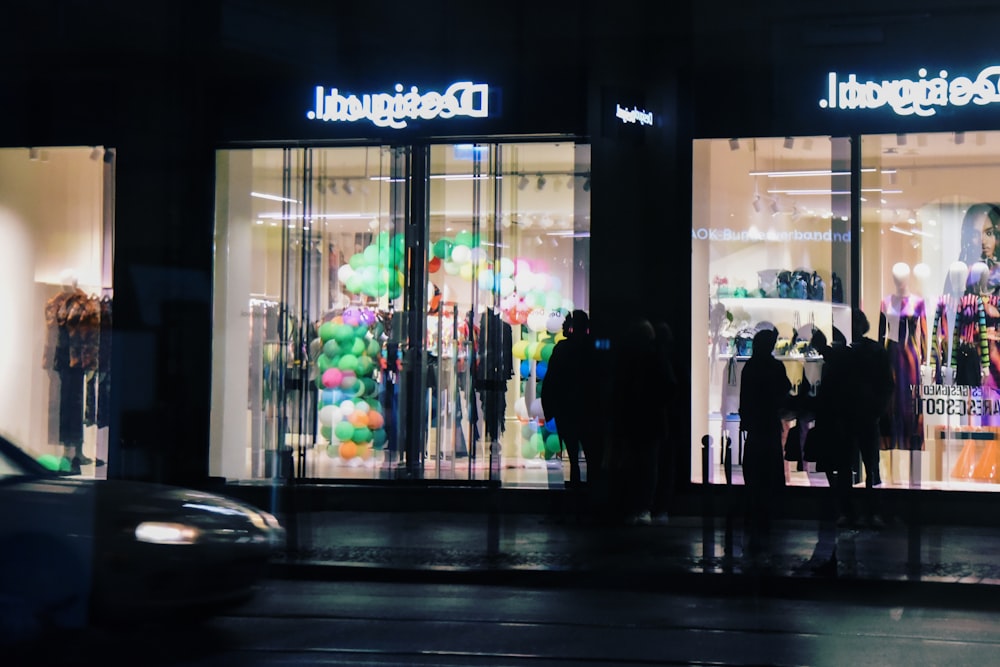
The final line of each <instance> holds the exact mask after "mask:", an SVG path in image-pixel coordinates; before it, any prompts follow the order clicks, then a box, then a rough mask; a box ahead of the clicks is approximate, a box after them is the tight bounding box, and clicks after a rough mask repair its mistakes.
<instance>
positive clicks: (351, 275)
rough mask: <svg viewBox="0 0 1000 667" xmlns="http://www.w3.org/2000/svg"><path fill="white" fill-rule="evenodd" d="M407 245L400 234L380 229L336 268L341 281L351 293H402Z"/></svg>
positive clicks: (370, 294) (390, 295)
mask: <svg viewBox="0 0 1000 667" xmlns="http://www.w3.org/2000/svg"><path fill="white" fill-rule="evenodd" d="M405 258H406V246H405V241H404V240H403V236H402V234H397V235H395V236H390V235H389V232H387V231H381V232H379V233H378V235H377V236H376V237H375V238H374V240H373V241H372V242H371V243H370V244H369V245H368V247H367V248H365V249H364V250H363V251H361V252H358V253H354V254H353V255H351V258H350V259H349V260H348V261H347V263H346V264H343V265H341V267H340V268H339V269H337V277H338V278H339V279H340V284H341V285H343V286H344V289H346V290H347V291H348V292H351V293H352V294H364V295H365V296H370V297H381V296H388V297H389V298H390V299H398V298H399V296H400V295H401V294H402V293H403V283H404V276H403V268H404V262H405Z"/></svg>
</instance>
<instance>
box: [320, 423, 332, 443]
mask: <svg viewBox="0 0 1000 667" xmlns="http://www.w3.org/2000/svg"><path fill="white" fill-rule="evenodd" d="M319 434H320V435H321V436H323V437H324V438H326V439H327V440H333V427H332V426H327V425H326V424H323V425H322V426H320V427H319Z"/></svg>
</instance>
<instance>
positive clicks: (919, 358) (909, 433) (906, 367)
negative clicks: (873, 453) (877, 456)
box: [879, 295, 927, 450]
mask: <svg viewBox="0 0 1000 667" xmlns="http://www.w3.org/2000/svg"><path fill="white" fill-rule="evenodd" d="M879 328H880V331H879V337H880V338H881V339H882V340H884V341H885V347H886V351H887V352H888V354H889V360H890V362H891V364H892V373H893V380H894V381H895V390H894V395H893V398H892V403H891V405H890V406H889V414H888V416H887V418H888V420H889V423H888V424H885V425H883V429H882V433H883V438H882V446H883V448H886V449H908V450H915V449H923V448H924V415H923V412H922V410H921V409H920V401H919V400H917V399H918V395H919V389H920V366H921V365H922V364H924V363H926V361H927V312H926V307H925V305H924V300H923V299H921V298H920V297H917V296H913V295H907V296H903V297H900V296H897V295H892V296H887V297H886V298H884V299H883V300H882V304H881V317H880V327H879ZM885 427H888V428H885Z"/></svg>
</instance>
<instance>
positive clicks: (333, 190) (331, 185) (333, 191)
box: [327, 178, 337, 195]
mask: <svg viewBox="0 0 1000 667" xmlns="http://www.w3.org/2000/svg"><path fill="white" fill-rule="evenodd" d="M327 187H328V188H329V190H330V194H331V195H335V194H337V181H336V180H335V179H333V178H331V179H330V183H329V184H328V185H327Z"/></svg>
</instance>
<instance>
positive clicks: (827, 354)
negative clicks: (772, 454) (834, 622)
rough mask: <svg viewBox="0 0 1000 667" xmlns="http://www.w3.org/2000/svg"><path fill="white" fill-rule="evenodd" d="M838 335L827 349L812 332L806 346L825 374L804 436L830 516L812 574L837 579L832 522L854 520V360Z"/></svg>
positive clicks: (821, 534)
mask: <svg viewBox="0 0 1000 667" xmlns="http://www.w3.org/2000/svg"><path fill="white" fill-rule="evenodd" d="M838 334H840V332H839V331H837V330H836V329H834V339H833V341H834V342H833V345H829V344H828V343H827V340H826V336H825V335H824V334H823V332H822V331H820V330H819V329H816V331H815V332H814V333H813V336H812V339H811V341H810V344H811V345H812V347H813V349H815V350H816V351H817V352H818V353H819V354H820V355H822V356H823V370H822V373H821V375H820V382H819V387H818V388H817V391H816V399H815V401H814V402H813V413H814V415H815V418H816V421H815V425H814V427H813V428H814V429H815V432H812V433H810V434H809V435H808V436H807V438H808V439H809V440H808V442H809V445H810V446H811V447H813V448H814V454H815V461H816V470H817V471H818V472H822V473H824V474H825V475H826V480H827V484H828V485H829V487H830V494H831V495H830V499H831V501H832V511H831V512H829V514H826V515H825V516H823V517H821V520H820V526H819V541H818V543H817V545H816V550H815V551H814V554H813V557H814V560H815V561H817V562H816V565H815V566H814V568H813V569H814V570H815V571H816V573H817V574H829V575H834V576H835V575H836V573H837V547H836V540H837V537H836V529H835V528H832V525H833V524H832V522H833V519H834V518H836V517H840V516H844V517H847V516H850V517H853V516H854V511H853V509H852V507H851V504H850V502H851V499H850V491H851V486H852V483H853V476H854V472H853V462H854V459H855V458H856V454H855V447H854V438H853V434H852V433H851V429H850V428H849V418H848V414H849V413H850V410H851V404H852V402H853V398H852V396H851V392H852V391H853V390H854V373H853V369H852V366H851V363H852V359H851V357H850V348H849V347H848V346H847V341H846V340H845V339H844V337H843V335H842V334H840V335H839V336H838ZM852 520H853V519H852ZM845 521H846V519H845Z"/></svg>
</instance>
